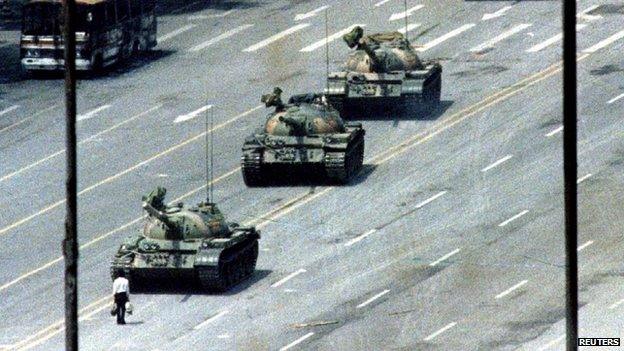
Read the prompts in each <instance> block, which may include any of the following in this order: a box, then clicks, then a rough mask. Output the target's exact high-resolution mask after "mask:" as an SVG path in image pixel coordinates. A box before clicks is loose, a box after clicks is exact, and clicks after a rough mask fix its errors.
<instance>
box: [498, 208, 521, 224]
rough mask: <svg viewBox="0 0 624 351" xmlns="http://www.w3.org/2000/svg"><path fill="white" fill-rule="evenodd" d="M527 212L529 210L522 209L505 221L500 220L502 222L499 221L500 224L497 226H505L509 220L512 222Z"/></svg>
mask: <svg viewBox="0 0 624 351" xmlns="http://www.w3.org/2000/svg"><path fill="white" fill-rule="evenodd" d="M527 213H529V210H524V211H522V212H520V213H518V214H517V215H515V216H513V217H511V218H509V219H508V220H506V221H504V222H502V223H501V224H499V225H498V226H499V227H504V226H506V225H507V224H509V223H511V222H513V221H515V220H516V219H518V218H520V217H522V216H524V215H525V214H527Z"/></svg>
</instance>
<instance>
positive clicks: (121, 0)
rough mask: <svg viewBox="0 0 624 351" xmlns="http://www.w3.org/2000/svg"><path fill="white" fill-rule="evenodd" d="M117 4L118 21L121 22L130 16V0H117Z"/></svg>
mask: <svg viewBox="0 0 624 351" xmlns="http://www.w3.org/2000/svg"><path fill="white" fill-rule="evenodd" d="M115 4H116V6H117V21H119V22H121V21H123V20H125V19H127V18H128V1H126V0H116V1H115Z"/></svg>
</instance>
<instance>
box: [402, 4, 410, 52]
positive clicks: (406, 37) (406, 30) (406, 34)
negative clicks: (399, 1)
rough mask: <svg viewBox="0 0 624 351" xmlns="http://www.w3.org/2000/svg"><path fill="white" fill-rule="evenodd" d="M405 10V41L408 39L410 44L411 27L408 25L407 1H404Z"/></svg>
mask: <svg viewBox="0 0 624 351" xmlns="http://www.w3.org/2000/svg"><path fill="white" fill-rule="evenodd" d="M403 8H404V9H405V13H404V14H403V15H404V16H405V39H407V41H408V42H409V34H408V29H409V26H408V25H407V0H404V1H403Z"/></svg>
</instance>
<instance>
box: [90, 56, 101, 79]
mask: <svg viewBox="0 0 624 351" xmlns="http://www.w3.org/2000/svg"><path fill="white" fill-rule="evenodd" d="M92 62H93V64H92V66H91V75H93V76H94V77H98V76H100V75H101V74H102V71H103V68H104V61H103V60H102V55H95V56H94V57H93V59H92Z"/></svg>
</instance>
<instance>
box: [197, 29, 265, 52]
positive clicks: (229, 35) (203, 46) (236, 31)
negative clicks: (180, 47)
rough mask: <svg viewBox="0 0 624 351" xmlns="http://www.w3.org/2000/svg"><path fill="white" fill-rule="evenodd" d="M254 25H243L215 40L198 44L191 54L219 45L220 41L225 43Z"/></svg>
mask: <svg viewBox="0 0 624 351" xmlns="http://www.w3.org/2000/svg"><path fill="white" fill-rule="evenodd" d="M253 26H254V25H253V24H243V25H242V26H238V27H236V28H234V29H230V30H228V31H227V32H225V33H223V34H220V35H218V36H216V37H214V38H211V39H209V40H206V41H205V42H203V43H201V44H197V45H195V46H193V47H192V48H190V49H189V51H190V52H198V51H201V50H204V49H206V48H208V47H211V46H213V45H215V44H217V43H219V42H220V41H223V40H225V39H227V38H229V37H232V36H234V35H236V34H238V33H240V32H243V31H245V30H247V29H249V28H251V27H253Z"/></svg>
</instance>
